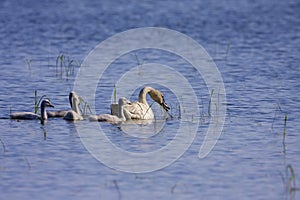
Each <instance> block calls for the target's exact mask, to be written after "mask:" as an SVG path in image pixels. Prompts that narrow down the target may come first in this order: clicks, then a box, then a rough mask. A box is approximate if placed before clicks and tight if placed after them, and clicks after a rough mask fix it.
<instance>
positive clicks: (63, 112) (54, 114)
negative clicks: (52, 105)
mask: <svg viewBox="0 0 300 200" xmlns="http://www.w3.org/2000/svg"><path fill="white" fill-rule="evenodd" d="M74 93H75V92H70V94H69V102H70V107H71V110H74V111H75V106H73V107H72V101H73V100H72V98H73V96H74ZM75 95H76V94H75ZM68 111H69V110H58V111H47V115H48V117H49V118H52V117H64V116H65V115H66V114H67V113H68Z"/></svg>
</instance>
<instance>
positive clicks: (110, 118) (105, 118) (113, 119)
mask: <svg viewBox="0 0 300 200" xmlns="http://www.w3.org/2000/svg"><path fill="white" fill-rule="evenodd" d="M129 103H130V102H129V101H128V100H127V99H126V98H124V97H121V98H120V99H119V106H118V116H116V115H110V114H102V115H91V116H90V117H89V120H90V121H100V122H109V123H112V124H118V123H120V122H123V121H126V117H125V114H124V110H123V107H124V105H126V104H129Z"/></svg>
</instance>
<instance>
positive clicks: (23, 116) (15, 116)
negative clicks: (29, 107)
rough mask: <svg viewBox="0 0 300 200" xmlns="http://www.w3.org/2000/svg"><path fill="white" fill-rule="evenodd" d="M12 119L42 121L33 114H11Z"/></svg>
mask: <svg viewBox="0 0 300 200" xmlns="http://www.w3.org/2000/svg"><path fill="white" fill-rule="evenodd" d="M10 118H11V119H29V120H30V119H40V118H41V117H40V116H39V115H37V114H35V113H32V112H15V113H11V114H10Z"/></svg>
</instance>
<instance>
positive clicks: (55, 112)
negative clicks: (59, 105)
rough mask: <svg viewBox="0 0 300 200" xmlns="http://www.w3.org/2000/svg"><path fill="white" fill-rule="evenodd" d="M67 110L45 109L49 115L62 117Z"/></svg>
mask: <svg viewBox="0 0 300 200" xmlns="http://www.w3.org/2000/svg"><path fill="white" fill-rule="evenodd" d="M67 112H68V111H66V110H58V111H47V116H48V117H49V118H50V117H64V116H65V115H66V114H67Z"/></svg>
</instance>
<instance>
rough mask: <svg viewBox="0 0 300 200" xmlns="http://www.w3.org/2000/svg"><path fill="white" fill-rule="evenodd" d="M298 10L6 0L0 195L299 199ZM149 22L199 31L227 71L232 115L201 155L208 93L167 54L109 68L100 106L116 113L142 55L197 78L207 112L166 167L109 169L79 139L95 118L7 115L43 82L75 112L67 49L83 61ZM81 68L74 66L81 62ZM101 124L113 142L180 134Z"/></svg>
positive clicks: (293, 1) (44, 89) (136, 144)
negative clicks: (62, 68) (63, 61)
mask: <svg viewBox="0 0 300 200" xmlns="http://www.w3.org/2000/svg"><path fill="white" fill-rule="evenodd" d="M299 8H300V2H299V1H297V0H289V1H282V2H280V1H271V0H264V1H196V0H195V1H188V2H185V1H183V2H174V1H171V0H167V1H155V2H152V1H138V2H128V1H113V2H107V1H87V2H83V1H29V0H28V1H1V2H0V27H1V28H0V69H1V73H0V85H1V89H0V118H1V120H0V127H1V131H0V180H1V181H0V193H1V195H0V199H63V198H67V199H133V198H134V199H158V198H159V199H171V198H172V199H299V191H298V190H299V188H298V190H296V191H295V192H290V191H289V190H287V189H286V185H287V182H288V181H287V179H288V178H289V176H290V175H289V173H287V172H286V166H287V165H288V164H290V165H291V166H292V167H293V170H294V172H295V181H296V184H297V185H299V182H300V178H299V177H300V175H299V174H300V166H299V161H300V160H299V155H300V151H299V143H300V136H299V129H300V125H299V124H300V123H299V118H300V114H299V113H300V103H299V102H300V96H299V94H300V84H299V83H300V70H299V62H300V57H299V55H300V21H299V19H300V14H299ZM148 26H154V27H164V28H169V29H172V30H176V31H179V32H181V33H184V34H186V35H188V36H189V37H191V38H193V39H194V40H195V41H197V42H198V43H199V44H201V45H202V46H203V47H204V48H205V49H206V51H207V52H208V53H209V54H210V55H211V57H212V58H213V59H214V61H215V63H216V64H217V66H218V69H219V71H220V73H221V75H222V78H223V81H224V85H225V89H226V96H227V115H226V122H225V125H224V129H223V134H222V135H221V137H220V138H219V140H218V142H217V144H216V146H215V147H214V148H213V150H212V152H211V153H210V154H209V155H208V156H207V157H205V158H204V159H199V158H198V151H199V148H200V146H201V143H202V141H203V138H204V133H205V131H206V130H207V126H208V121H209V117H208V116H207V115H206V114H207V107H208V100H209V91H208V90H207V88H206V86H205V82H204V81H203V79H202V78H201V77H198V75H197V74H196V75H194V74H193V73H194V72H193V71H191V70H190V68H188V67H186V66H185V65H186V63H185V62H184V61H183V60H182V59H179V58H177V57H172V56H170V55H169V54H161V52H152V51H150V52H146V53H145V52H143V51H141V52H136V53H135V54H134V53H133V54H130V55H127V57H126V56H124V59H123V60H122V59H120V60H119V61H116V62H115V63H113V65H120V66H122V68H120V69H121V70H120V71H114V70H113V68H111V69H110V70H108V71H107V73H108V75H107V77H111V78H108V79H103V80H102V82H101V83H99V87H98V90H97V95H96V96H97V98H98V99H101V101H100V103H98V104H96V105H97V108H96V110H97V112H99V113H103V112H109V104H110V103H111V101H112V99H111V98H110V95H111V94H112V90H113V83H114V82H115V79H118V78H119V77H120V75H119V73H124V71H125V70H126V69H129V68H130V67H131V66H136V65H138V64H140V63H142V62H146V63H147V62H150V61H155V62H159V61H161V62H163V63H169V64H171V65H172V66H173V67H174V68H176V69H178V70H179V71H180V73H181V74H183V75H184V76H186V77H187V79H188V80H189V81H191V82H192V85H193V81H195V82H194V85H193V87H194V88H196V93H197V96H198V97H200V99H201V100H200V101H199V104H200V106H199V108H200V115H201V116H204V117H203V118H202V119H201V124H200V125H199V128H198V132H197V136H196V138H195V140H194V142H193V144H192V145H191V147H190V148H189V149H188V150H187V151H186V152H185V153H184V154H183V156H182V157H181V158H180V159H178V160H177V161H176V162H174V163H173V164H172V165H170V166H168V167H166V168H163V169H161V170H158V171H154V172H151V173H142V174H132V173H124V172H120V171H116V170H114V169H111V168H108V167H107V166H105V165H104V164H102V163H101V162H99V161H98V160H96V159H95V158H94V157H93V156H92V155H91V154H90V153H89V152H88V151H87V149H86V148H85V147H84V145H83V144H82V143H81V139H80V136H79V135H78V133H77V131H76V127H75V125H78V124H79V125H86V124H88V123H89V122H88V121H82V122H76V123H75V124H74V123H72V122H71V123H70V122H66V121H64V120H62V119H50V120H48V122H47V124H46V125H45V126H41V124H40V122H39V121H15V120H9V119H7V118H8V117H9V113H10V110H12V111H22V110H24V111H32V110H33V102H34V90H37V91H38V95H39V96H41V95H44V94H45V95H47V97H49V98H51V101H52V102H53V103H54V104H55V106H56V109H68V107H69V106H68V93H69V92H70V90H72V88H73V82H74V80H75V75H70V76H69V77H66V75H65V74H62V76H61V77H60V75H58V74H57V71H56V67H55V64H56V58H57V56H58V55H60V54H63V55H66V56H69V57H70V59H74V60H77V61H79V62H82V61H83V60H84V59H85V57H86V56H87V55H88V54H89V52H90V51H91V50H92V49H94V47H95V46H96V45H98V44H99V43H100V42H102V41H104V40H105V39H107V38H108V37H110V36H113V35H115V34H117V33H120V32H122V31H126V30H128V29H132V28H139V27H148ZM136 55H137V56H136ZM128 64H131V65H128ZM185 69H186V70H185ZM74 70H75V72H74V73H75V74H76V73H77V71H78V67H75V69H74ZM157 76H158V77H159V78H162V77H160V76H163V75H161V74H157ZM196 81H197V82H196ZM195 83H201V84H199V85H195ZM202 83H203V84H202ZM157 87H159V86H157ZM160 89H161V90H162V91H163V92H164V93H165V98H166V101H167V102H168V103H169V104H170V105H172V106H173V109H172V114H174V116H179V111H178V109H176V108H177V107H178V106H177V104H178V101H176V99H175V98H174V94H172V93H171V91H169V90H168V88H165V87H161V88H160ZM137 93H138V91H135V93H134V94H133V95H132V96H131V95H130V96H129V97H130V98H131V100H134V99H135V98H136V96H137ZM106 96H109V98H105V97H106ZM129 97H128V98H129ZM285 114H287V116H288V120H287V129H286V133H287V136H286V140H285V149H286V150H285V151H284V145H283V143H282V138H283V130H284V115H285ZM178 123H179V119H177V118H174V119H169V120H167V121H166V128H168V130H174V131H176V129H177V128H178ZM102 126H103V129H104V130H106V132H108V133H109V134H108V137H109V138H110V139H111V140H112V141H113V142H115V143H116V144H118V145H119V147H121V148H124V149H127V150H132V151H152V150H154V149H155V148H159V145H163V144H165V143H167V142H168V141H169V140H171V139H172V137H173V136H174V135H172V134H171V135H167V134H164V133H165V132H167V131H165V132H164V131H162V133H160V134H158V135H157V136H155V137H151V138H149V139H143V140H138V139H134V140H131V138H130V136H128V135H127V134H125V133H123V132H122V130H121V129H120V128H119V127H118V126H113V125H110V124H102ZM111 156H112V157H113V156H114V155H111ZM297 185H296V187H297ZM298 187H299V186H298Z"/></svg>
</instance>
